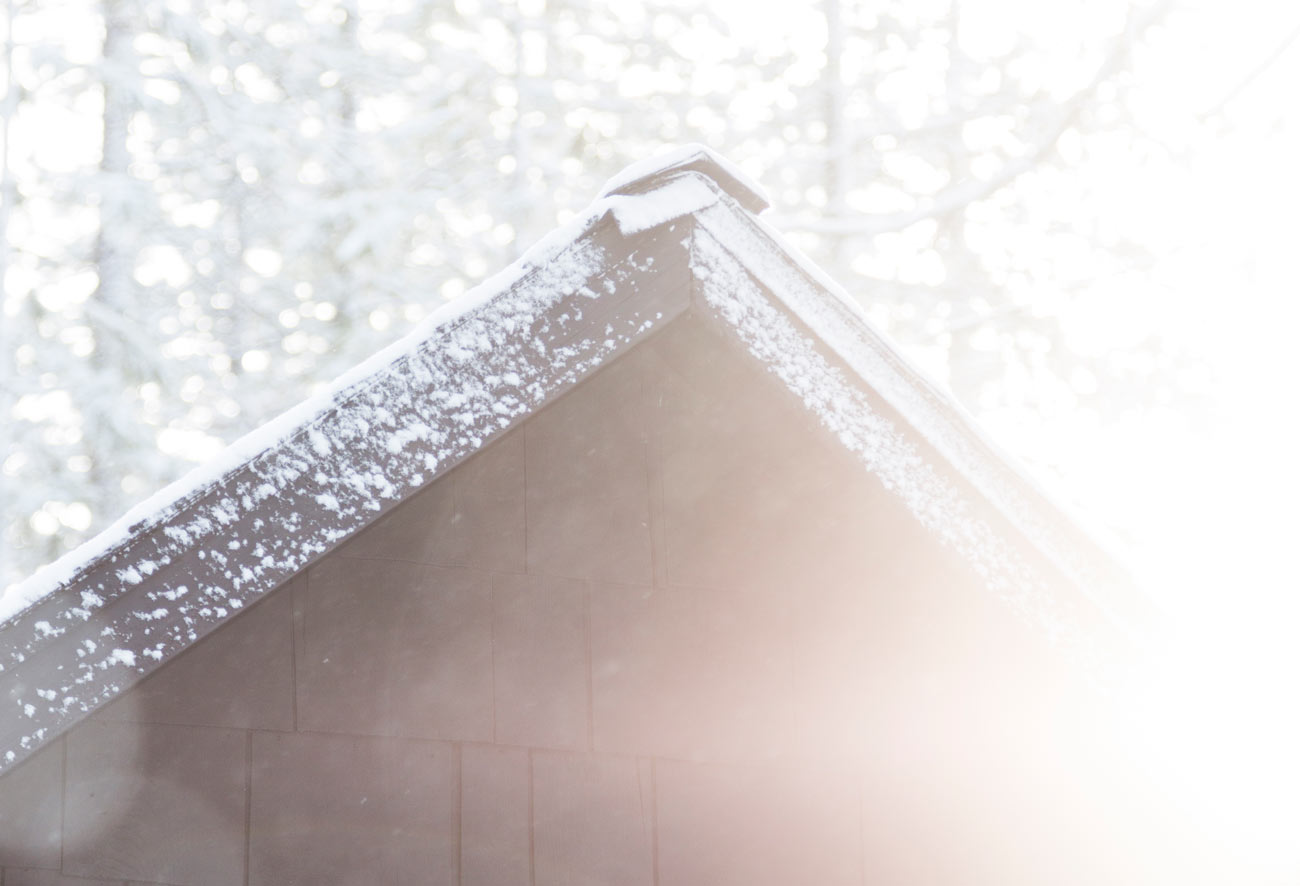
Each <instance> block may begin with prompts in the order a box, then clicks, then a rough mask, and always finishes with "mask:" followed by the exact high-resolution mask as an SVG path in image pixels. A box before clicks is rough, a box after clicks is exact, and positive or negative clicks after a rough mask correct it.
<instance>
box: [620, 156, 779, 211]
mask: <svg viewBox="0 0 1300 886" xmlns="http://www.w3.org/2000/svg"><path fill="white" fill-rule="evenodd" d="M682 172H698V173H700V174H702V175H705V176H707V177H708V178H709V179H711V180H712V181H713V182H714V183H716V184H717V185H718V187H720V188H721V189H722V190H723V191H725V192H727V193H728V194H729V195H731V197H732V198H734V199H735V200H736V202H737V203H739V204H740V205H741V206H743V207H744V208H745V209H747V210H748V211H750V212H752V213H755V214H757V213H760V212H762V211H763V210H764V209H767V208H768V207H769V206H771V205H772V201H771V200H769V199H768V196H767V193H766V192H765V191H764V190H763V187H762V186H761V185H760V184H758V183H757V182H756V181H754V180H753V179H751V178H750V177H749V176H747V175H745V173H744V172H742V171H741V170H740V169H739V168H738V167H736V166H735V165H734V164H733V163H732V162H731V161H729V160H727V159H726V158H725V157H723V156H722V155H720V154H718V153H716V152H714V151H713V150H712V149H710V148H708V147H706V146H705V145H701V144H697V143H691V144H686V145H682V146H680V147H677V148H671V149H669V150H667V151H662V152H660V153H658V154H656V155H654V156H653V157H649V158H647V159H645V160H641V161H639V162H637V163H633V164H632V165H630V166H628V167H627V168H625V169H624V170H623V171H622V172H620V173H618V174H617V175H615V176H614V177H613V178H611V179H610V180H609V181H607V182H606V183H605V187H604V188H602V189H601V192H600V194H601V196H602V197H608V196H611V195H614V194H627V195H631V194H641V193H644V192H646V191H649V190H653V189H654V188H657V187H659V186H660V185H662V184H663V183H664V181H665V180H666V179H669V178H672V177H673V176H676V175H678V174H679V173H682Z"/></svg>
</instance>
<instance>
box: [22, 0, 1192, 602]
mask: <svg viewBox="0 0 1300 886" xmlns="http://www.w3.org/2000/svg"><path fill="white" fill-rule="evenodd" d="M87 2H88V0H87ZM96 2H97V3H98V6H97V9H98V13H99V15H98V22H99V25H98V28H97V29H94V30H92V31H86V32H83V31H78V30H77V29H70V28H67V27H64V24H65V23H66V22H67V21H71V20H73V17H75V16H74V10H81V7H80V6H78V5H76V4H72V5H69V4H68V2H67V0H26V2H25V3H22V2H17V0H15V2H14V3H12V4H11V6H10V16H11V18H12V19H13V21H14V22H15V24H14V27H13V28H12V31H11V33H12V34H13V40H14V44H15V45H14V48H13V51H12V52H11V53H9V54H8V55H7V59H8V63H9V64H10V65H11V66H12V70H13V75H12V78H11V80H10V84H9V86H8V88H7V91H6V99H5V101H6V104H5V107H6V113H5V128H6V131H7V132H10V133H12V135H13V142H14V148H13V150H10V147H9V142H10V139H9V138H6V139H5V152H6V153H5V157H6V162H5V164H3V168H4V169H5V170H7V171H8V174H7V177H5V178H4V179H3V181H4V182H6V183H7V184H6V187H5V189H4V190H3V191H2V192H0V200H2V201H3V208H2V209H0V218H8V220H9V223H8V236H7V240H6V243H7V244H8V259H7V267H8V272H7V275H6V278H5V279H6V293H7V299H6V301H5V304H6V309H7V312H6V314H5V335H6V336H7V338H6V339H5V340H4V341H5V342H7V344H6V345H5V353H4V354H3V361H0V384H3V385H4V391H5V395H6V396H7V398H8V399H7V401H0V410H3V411H5V412H7V413H8V415H6V417H5V421H4V422H2V423H0V424H3V425H4V428H5V431H4V434H5V437H6V438H7V446H8V454H7V456H6V457H5V459H4V460H3V461H2V462H0V483H2V484H3V485H0V492H3V499H0V511H2V513H0V525H3V526H4V529H3V532H0V535H2V536H3V538H4V543H3V545H2V546H0V547H4V548H7V549H8V550H9V551H10V552H11V556H9V557H8V558H7V559H5V558H3V557H0V587H3V586H4V585H6V584H7V583H9V582H12V581H14V580H17V579H19V578H21V577H23V576H25V575H26V574H28V573H29V572H30V571H31V570H32V569H33V568H34V567H35V566H36V565H38V564H39V563H41V562H44V561H47V560H50V559H52V558H53V557H54V556H55V555H57V554H58V553H61V552H62V551H64V550H66V549H68V548H69V547H71V546H72V545H74V544H75V543H76V542H78V541H79V540H81V539H82V538H84V537H85V536H86V535H87V534H89V533H91V532H93V531H95V530H96V529H97V528H100V527H102V526H103V525H105V524H106V523H107V521H109V520H111V519H112V518H114V517H115V516H116V515H117V514H118V513H120V512H121V511H122V510H124V509H125V507H126V506H128V505H129V504H130V503H131V502H132V501H134V500H137V499H138V498H140V497H141V496H142V495H143V494H145V493H146V492H148V491H149V490H150V489H152V488H156V487H158V486H161V485H162V484H163V483H165V482H166V481H168V480H170V479H173V478H176V477H178V476H179V475H180V474H181V473H182V472H183V471H184V469H185V468H186V467H187V466H189V465H190V464H192V463H193V462H194V461H196V460H199V459H201V458H203V457H204V456H206V455H209V454H211V453H212V452H213V451H214V450H215V448H216V447H217V446H219V445H220V444H221V443H222V442H229V441H230V440H232V439H233V438H234V437H236V436H238V434H240V433H241V432H243V431H246V430H249V429H251V428H253V427H255V426H257V425H258V424H260V423H262V422H264V421H265V420H267V419H268V418H269V417H271V416H272V415H273V414H274V413H275V412H277V411H278V410H281V409H283V408H286V407H287V406H289V405H291V404H292V403H293V402H295V401H296V400H298V399H300V398H302V397H303V396H304V395H306V394H308V393H309V392H310V391H311V390H312V389H313V388H314V387H316V386H319V385H321V384H323V383H324V382H326V381H328V380H329V379H330V378H332V377H333V376H334V375H337V374H338V373H340V372H341V371H343V370H344V369H346V368H347V367H348V366H350V365H352V364H353V363H355V362H357V361H358V360H359V359H361V358H362V357H364V356H366V355H367V354H369V353H371V352H373V351H374V350H376V349H377V348H378V347H380V346H381V345H382V344H383V343H384V342H386V341H388V340H391V339H393V338H395V337H396V336H397V335H399V334H400V333H401V332H403V331H405V330H406V329H408V328H409V327H410V326H411V324H413V323H414V322H416V321H418V320H419V319H420V318H421V317H423V316H425V315H426V314H427V313H429V312H430V311H431V310H433V309H435V308H436V307H437V306H438V305H439V304H440V303H441V302H442V301H443V300H445V299H447V298H453V297H455V296H457V295H459V294H460V293H461V292H463V291H464V290H465V289H467V288H468V287H470V286H472V285H473V284H474V283H475V282H477V281H479V280H481V279H483V278H484V277H485V276H487V275H489V274H491V273H493V272H495V271H496V270H499V269H500V268H501V267H503V266H504V265H505V264H507V263H508V262H509V261H511V260H513V259H514V258H516V257H517V256H518V255H520V254H521V253H522V251H523V249H524V248H525V247H527V246H528V245H530V244H531V242H533V241H534V240H535V239H536V238H538V237H540V236H541V235H542V234H544V233H545V232H546V231H548V230H550V229H551V228H553V227H554V226H555V224H556V223H557V221H564V220H566V219H567V218H569V217H570V216H571V215H572V214H573V213H575V212H576V211H578V210H579V209H580V208H581V206H582V205H584V204H585V203H586V202H587V201H588V200H590V199H591V197H592V196H593V195H594V194H595V193H596V192H597V190H598V189H599V187H600V185H601V183H602V182H603V181H604V179H605V178H606V177H608V176H609V175H611V174H613V173H614V172H615V171H617V170H618V169H619V168H621V167H622V166H623V165H625V164H626V163H628V162H631V161H634V160H638V159H641V158H643V157H645V156H647V155H648V154H650V153H652V152H653V151H654V150H656V149H657V148H660V147H662V146H664V145H669V144H676V143H680V142H683V141H702V142H705V143H708V144H710V145H711V146H712V147H714V148H716V149H718V150H720V151H722V152H724V153H726V154H727V155H728V156H730V157H732V158H733V159H734V160H737V161H739V162H740V163H741V164H742V165H743V166H744V168H746V169H747V170H748V171H749V172H751V173H753V174H754V175H755V176H756V177H757V178H758V179H759V180H760V181H762V182H763V183H764V184H765V185H766V186H767V187H768V188H769V190H770V191H771V192H772V195H773V197H774V200H775V203H776V208H775V211H774V213H773V221H774V223H776V224H777V225H778V226H779V227H782V228H784V229H785V230H787V231H788V232H790V234H791V235H792V236H793V237H795V238H796V239H797V242H798V243H799V244H800V245H801V246H802V247H803V248H805V249H806V250H807V251H808V252H810V253H811V254H812V255H813V257H814V258H815V259H816V260H817V261H818V262H820V263H822V264H823V265H824V266H825V267H826V269H827V270H828V272H829V273H830V274H831V276H832V277H834V278H836V279H838V280H839V281H841V282H842V283H843V284H844V285H845V287H846V288H847V289H848V290H849V291H850V292H852V293H854V294H855V295H856V296H858V297H860V298H861V299H862V301H863V304H864V306H865V307H866V309H867V311H868V313H869V314H870V316H871V317H872V318H873V319H874V320H875V321H876V322H877V323H878V324H880V325H882V326H884V327H885V328H886V329H887V330H888V331H890V332H891V333H892V334H894V335H895V336H896V337H897V338H899V339H900V340H901V341H902V342H903V343H904V344H905V345H906V346H908V347H910V348H911V350H912V353H913V354H914V355H916V356H918V357H919V358H921V359H924V360H925V361H926V363H927V365H928V366H929V367H930V368H931V369H932V370H933V371H934V372H936V373H937V374H939V375H940V376H942V377H943V378H944V379H945V380H947V381H948V382H949V383H950V384H951V385H952V386H953V387H954V389H955V390H956V391H957V393H958V394H959V396H961V397H962V399H963V400H965V401H966V402H967V403H968V405H970V406H971V407H972V408H973V409H980V408H983V407H985V406H988V405H989V404H991V403H994V404H996V403H1006V402H1020V403H1030V404H1031V405H1032V406H1033V407H1034V408H1037V409H1044V408H1046V404H1047V403H1048V402H1049V398H1047V397H1045V396H1038V395H1037V393H1036V392H1041V391H1050V392H1051V398H1052V399H1051V400H1050V402H1062V401H1061V398H1060V393H1061V390H1062V389H1063V388H1064V389H1068V391H1069V392H1070V396H1072V397H1073V398H1074V399H1073V401H1068V399H1067V402H1073V403H1074V404H1075V405H1077V404H1078V403H1080V402H1082V401H1083V399H1084V398H1091V399H1093V400H1095V401H1097V403H1098V404H1099V405H1098V408H1099V409H1111V408H1116V406H1115V404H1116V403H1118V402H1119V401H1118V400H1117V399H1116V397H1117V396H1118V394H1117V393H1116V392H1124V394H1125V395H1126V396H1132V392H1133V391H1134V390H1136V389H1135V388H1134V387H1133V386H1132V385H1131V384H1127V383H1128V382H1129V381H1130V377H1129V375H1128V374H1127V373H1128V370H1129V369H1131V368H1133V367H1135V366H1138V365H1141V367H1142V368H1146V367H1147V365H1148V364H1150V363H1152V362H1154V363H1155V364H1157V365H1168V364H1169V360H1170V357H1169V355H1168V353H1167V352H1166V351H1165V350H1163V349H1162V348H1161V347H1160V343H1158V342H1150V343H1148V349H1147V355H1146V356H1145V357H1142V358H1141V359H1139V360H1137V362H1134V361H1135V359H1136V358H1134V357H1133V353H1134V352H1130V354H1129V355H1128V356H1127V357H1125V358H1124V359H1119V358H1117V357H1116V356H1115V355H1111V354H1104V353H1100V354H1094V355H1091V356H1089V357H1086V358H1085V357H1084V356H1081V355H1080V354H1079V353H1078V351H1077V349H1076V348H1073V346H1072V345H1071V344H1070V343H1069V342H1068V341H1067V338H1068V334H1067V333H1068V329H1067V327H1068V320H1069V316H1068V315H1069V306H1070V304H1072V303H1073V301H1074V300H1075V299H1077V298H1078V297H1081V296H1082V295H1084V294H1086V293H1087V291H1088V287H1089V280H1088V278H1087V277H1086V276H1079V275H1078V271H1079V269H1080V268H1085V269H1087V272H1088V274H1090V275H1105V274H1111V273H1118V272H1121V271H1122V270H1123V269H1124V268H1126V267H1129V266H1131V265H1133V264H1134V263H1140V262H1141V261H1142V256H1141V254H1140V252H1139V251H1137V250H1135V249H1134V248H1133V246H1132V243H1131V242H1128V241H1127V240H1126V239H1125V237H1124V235H1123V231H1122V230H1117V229H1115V228H1114V227H1113V226H1112V227H1107V226H1105V225H1101V224H1099V223H1098V224H1093V222H1092V221H1091V220H1087V219H1082V218H1081V213H1086V212H1087V211H1088V210H1087V206H1088V199H1087V193H1086V186H1085V185H1081V184H1080V179H1079V177H1078V176H1076V174H1075V172H1076V170H1077V169H1078V167H1079V165H1080V164H1081V163H1084V162H1086V154H1087V151H1088V145H1089V138H1090V134H1092V133H1111V132H1116V131H1120V132H1123V133H1125V137H1129V138H1137V136H1136V135H1135V134H1134V133H1135V132H1136V130H1135V129H1134V127H1133V126H1132V121H1129V120H1127V119H1125V116H1124V111H1123V109H1124V107H1125V102H1124V89H1125V83H1126V72H1127V71H1128V70H1129V69H1130V66H1131V60H1132V58H1133V53H1134V51H1135V47H1137V46H1139V44H1140V40H1141V38H1142V35H1143V33H1144V30H1145V29H1146V28H1148V27H1149V26H1150V24H1151V22H1153V21H1155V20H1157V19H1158V18H1159V16H1160V15H1162V14H1163V9H1164V7H1163V6H1156V7H1148V6H1143V5H1135V6H1133V7H1132V8H1127V7H1125V8H1116V10H1115V11H1114V14H1113V15H1103V16H1088V17H1081V20H1082V19H1086V20H1087V21H1089V22H1090V23H1093V24H1094V25H1095V27H1094V28H1093V29H1092V30H1091V31H1082V32H1080V33H1078V34H1075V35H1071V40H1070V41H1067V43H1069V45H1070V46H1071V47H1073V49H1072V52H1073V55H1072V56H1071V57H1070V58H1068V59H1065V60H1063V59H1062V58H1061V54H1062V49H1061V47H1060V46H1059V45H1053V46H1047V47H1045V46H1042V45H1038V44H1036V43H1035V42H1034V40H1032V39H1030V38H1029V37H1028V36H1025V35H1024V34H1019V35H1018V36H1017V32H1016V31H1015V29H1014V28H1005V27H1002V26H1001V25H999V26H998V27H991V26H990V24H989V21H988V20H985V21H983V23H982V24H981V23H980V22H978V21H973V19H977V18H978V17H979V16H978V14H977V15H974V16H973V15H972V13H971V12H970V10H969V9H967V8H966V7H965V6H963V4H962V3H961V2H960V0H953V2H951V3H949V2H946V0H945V2H923V3H915V2H902V0H896V2H895V0H891V2H887V3H883V4H881V3H866V2H863V0H819V4H820V5H801V4H789V5H783V6H780V7H777V8H773V9H769V10H765V11H764V12H763V13H762V16H761V18H760V17H759V16H756V15H755V13H754V10H753V9H751V8H749V7H746V6H743V5H741V4H734V5H729V4H725V3H722V2H717V3H714V4H712V5H709V6H701V5H700V4H698V3H695V2H686V0H640V2H637V0H629V2H627V3H621V4H615V5H611V4H603V3H597V2H594V0H454V2H452V0H395V2H383V3H380V2H378V0H265V2H261V3H259V4H256V5H252V4H248V3H246V2H244V0H218V2H212V3H204V4H194V3H192V2H191V0H96ZM1082 8H1083V7H1082V6H1081V7H1080V9H1082ZM1052 14H1056V13H1055V12H1053V13H1052ZM1007 35H1011V36H1009V37H1008V36H1007ZM92 136H93V137H92ZM51 145H57V150H56V149H54V148H52V147H51ZM3 230H4V227H3V226H0V231H3ZM1081 232H1084V233H1081ZM1071 275H1074V276H1071ZM1126 360H1127V361H1128V362H1127V363H1126V362H1125V361H1126ZM269 379H274V383H273V384H271V383H268V380H269ZM1139 396H1141V397H1143V398H1149V397H1151V396H1154V393H1153V392H1152V391H1151V390H1150V389H1142V390H1140V391H1139ZM1107 398H1109V399H1107ZM6 404H7V405H6ZM0 442H6V441H0Z"/></svg>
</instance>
